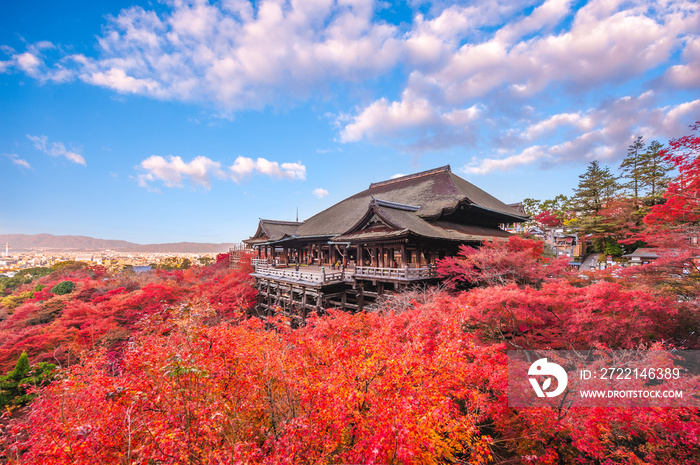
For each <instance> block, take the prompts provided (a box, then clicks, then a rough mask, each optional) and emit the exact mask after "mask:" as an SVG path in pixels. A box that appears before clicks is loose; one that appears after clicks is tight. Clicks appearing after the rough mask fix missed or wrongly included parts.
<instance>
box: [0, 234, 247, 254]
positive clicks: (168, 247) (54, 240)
mask: <svg viewBox="0 0 700 465" xmlns="http://www.w3.org/2000/svg"><path fill="white" fill-rule="evenodd" d="M6 243H7V244H9V245H10V252H12V250H67V251H86V252H98V251H101V250H107V249H109V250H115V251H119V252H140V253H219V252H227V251H228V249H229V247H232V246H233V245H234V244H229V243H224V244H211V243H202V242H175V243H170V244H135V243H133V242H127V241H119V240H109V239H95V238H94V237H87V236H54V235H52V234H31V235H30V234H0V253H2V252H4V251H5V244H6Z"/></svg>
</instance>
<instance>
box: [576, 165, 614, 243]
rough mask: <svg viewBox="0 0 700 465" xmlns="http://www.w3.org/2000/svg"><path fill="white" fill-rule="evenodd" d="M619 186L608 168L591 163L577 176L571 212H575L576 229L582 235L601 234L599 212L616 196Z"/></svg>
mask: <svg viewBox="0 0 700 465" xmlns="http://www.w3.org/2000/svg"><path fill="white" fill-rule="evenodd" d="M618 190H619V185H618V184H617V180H616V179H615V176H613V174H612V173H611V172H610V169H609V168H608V167H605V168H601V167H600V164H599V163H598V161H597V160H596V161H592V162H591V163H590V164H589V165H588V169H587V170H586V172H585V173H584V174H582V175H580V176H579V183H578V187H577V188H576V189H574V195H573V197H572V198H571V205H572V207H573V210H574V211H575V212H577V221H576V226H577V229H579V230H580V232H582V233H583V234H589V233H593V234H599V233H600V232H601V220H602V217H601V215H600V211H601V210H602V209H603V207H604V206H605V205H606V204H607V203H608V202H610V200H612V199H613V198H615V196H616V195H617V193H618Z"/></svg>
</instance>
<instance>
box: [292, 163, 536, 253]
mask: <svg viewBox="0 0 700 465" xmlns="http://www.w3.org/2000/svg"><path fill="white" fill-rule="evenodd" d="M373 197H374V198H377V199H381V200H383V201H385V202H393V203H398V204H403V205H415V206H418V207H419V209H418V210H417V211H416V212H415V213H412V212H407V211H404V212H403V213H405V214H403V215H402V220H401V222H402V224H405V225H406V226H408V225H409V224H410V225H412V227H410V228H408V229H411V230H413V231H414V232H416V233H418V234H421V233H419V232H418V231H417V230H414V229H413V228H416V229H418V230H424V228H427V227H430V228H431V234H429V235H430V236H431V237H435V236H434V233H435V230H434V229H432V228H434V227H435V226H432V225H430V224H429V223H427V222H425V221H422V220H428V221H435V220H438V219H439V218H440V216H442V215H443V213H445V214H446V213H450V212H452V211H454V210H455V209H457V207H458V206H459V205H460V204H462V205H470V206H472V207H475V208H479V209H483V210H488V211H490V212H493V213H495V214H496V215H498V216H499V218H502V219H503V221H502V222H520V221H523V220H525V219H526V217H523V216H522V214H521V213H520V212H518V211H516V210H515V209H513V208H511V207H509V206H508V205H506V204H504V203H503V202H501V201H500V200H498V199H496V198H495V197H493V196H492V195H490V194H488V193H486V192H484V191H483V190H481V189H479V188H478V187H476V186H474V185H473V184H471V183H469V182H467V181H465V180H464V179H462V178H460V177H459V176H457V175H455V174H453V173H452V171H451V170H450V167H449V165H448V166H444V167H442V168H437V169H434V170H429V171H423V172H420V173H415V174H411V175H408V176H402V177H400V178H396V179H391V180H388V181H383V182H377V183H373V184H371V185H370V187H369V189H367V190H364V191H362V192H360V193H358V194H355V195H353V196H352V197H348V198H347V199H345V200H343V201H341V202H339V203H337V204H335V205H333V206H332V207H330V208H328V209H326V210H324V211H322V212H320V213H318V214H316V215H314V216H312V217H311V218H309V219H308V220H306V221H305V222H304V223H303V224H301V225H300V226H299V228H298V229H297V230H296V236H297V237H305V236H328V237H332V236H336V235H339V234H343V233H345V232H346V231H349V230H350V229H351V228H352V227H353V226H355V225H356V224H357V223H358V221H360V220H361V219H362V218H363V217H364V215H365V214H366V213H367V207H368V205H369V203H370V201H371V200H372V198H373ZM394 210H396V209H394ZM397 211H398V210H397ZM387 215H401V213H388V212H387ZM397 221H399V220H398V219H397ZM419 221H420V223H418V222H419ZM451 226H452V225H451ZM481 229H488V230H489V231H491V232H492V231H493V230H492V229H491V228H481ZM446 231H447V230H446ZM450 231H453V230H450ZM424 232H426V233H427V230H425V231H424ZM446 234H447V233H446ZM449 234H453V233H449ZM493 235H494V234H492V233H489V234H488V236H493ZM463 240H464V239H463Z"/></svg>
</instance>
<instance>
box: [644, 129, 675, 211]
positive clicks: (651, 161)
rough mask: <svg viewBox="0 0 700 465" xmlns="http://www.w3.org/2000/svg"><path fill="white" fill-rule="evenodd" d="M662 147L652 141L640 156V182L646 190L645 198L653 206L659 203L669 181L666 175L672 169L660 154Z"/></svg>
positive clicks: (656, 141) (657, 142)
mask: <svg viewBox="0 0 700 465" xmlns="http://www.w3.org/2000/svg"><path fill="white" fill-rule="evenodd" d="M663 147H664V146H663V144H661V143H660V142H659V141H658V140H655V141H652V142H651V144H649V146H648V147H647V150H646V152H644V153H643V154H642V156H641V163H642V168H641V170H640V171H641V182H642V184H643V185H644V187H645V188H646V189H647V198H648V199H649V200H650V201H651V204H653V205H656V204H658V203H659V202H660V201H661V198H662V197H663V194H664V192H665V191H666V186H668V183H669V181H670V180H671V178H670V177H668V176H667V174H668V173H669V172H670V171H671V170H672V169H673V168H672V167H671V165H669V163H668V162H667V161H666V160H664V156H663V155H662V154H661V150H662V149H663Z"/></svg>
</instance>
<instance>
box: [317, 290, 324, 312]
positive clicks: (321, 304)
mask: <svg viewBox="0 0 700 465" xmlns="http://www.w3.org/2000/svg"><path fill="white" fill-rule="evenodd" d="M322 308H323V300H322V295H321V290H320V289H319V290H317V291H316V311H319V310H321V309H322Z"/></svg>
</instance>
